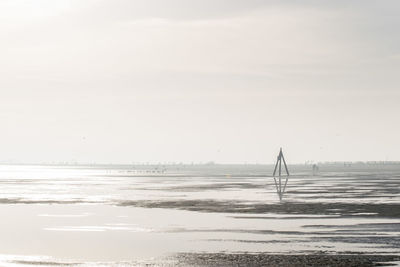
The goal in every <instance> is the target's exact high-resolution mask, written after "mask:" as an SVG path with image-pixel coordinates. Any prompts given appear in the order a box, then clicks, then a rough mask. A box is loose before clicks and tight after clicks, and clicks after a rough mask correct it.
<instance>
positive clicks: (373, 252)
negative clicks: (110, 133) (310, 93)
mask: <svg viewBox="0 0 400 267" xmlns="http://www.w3.org/2000/svg"><path fill="white" fill-rule="evenodd" d="M152 168H153V167H152V166H144V167H143V166H142V167H140V168H138V169H134V167H132V166H97V167H96V166H95V167H93V166H92V167H87V166H78V167H73V166H70V167H66V166H0V186H1V188H2V191H1V192H0V213H1V214H6V215H7V216H3V217H2V225H3V227H2V228H0V236H2V242H1V243H0V266H119V267H120V266H143V265H147V266H324V265H326V266H377V265H382V264H390V263H391V262H396V261H397V262H399V261H400V259H399V256H400V253H399V251H400V166H383V167H382V166H378V167H376V166H358V167H357V166H355V167H354V166H353V167H346V168H344V167H337V166H326V168H325V169H324V168H323V167H321V168H320V170H321V172H320V173H319V174H318V175H316V176H312V175H311V174H310V170H309V169H307V168H306V167H304V166H298V167H293V168H292V174H293V175H292V176H291V179H290V180H289V183H288V189H287V192H286V194H285V195H284V198H283V201H279V198H278V196H277V194H276V192H275V187H274V182H273V180H272V178H271V177H268V176H267V175H266V173H270V172H271V170H270V168H271V166H261V165H255V166H173V167H171V166H170V167H167V168H166V171H164V169H163V172H159V171H154V169H152ZM26 222H29V223H26Z"/></svg>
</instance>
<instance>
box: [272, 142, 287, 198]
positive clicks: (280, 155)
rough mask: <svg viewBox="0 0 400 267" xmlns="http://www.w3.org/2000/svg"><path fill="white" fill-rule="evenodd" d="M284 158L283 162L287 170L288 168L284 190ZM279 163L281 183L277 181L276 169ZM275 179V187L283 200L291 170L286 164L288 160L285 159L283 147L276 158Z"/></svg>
mask: <svg viewBox="0 0 400 267" xmlns="http://www.w3.org/2000/svg"><path fill="white" fill-rule="evenodd" d="M282 160H283V164H284V165H285V170H286V181H285V185H284V186H283V190H282V179H281V178H282ZM278 165H279V183H278V182H277V181H276V177H275V174H276V169H277V168H278ZM273 176H274V181H275V187H276V192H277V193H278V196H279V199H280V200H282V197H283V194H284V193H285V189H286V185H287V182H288V179H289V170H288V168H287V165H286V161H285V157H284V156H283V153H282V148H281V149H280V151H279V155H278V158H277V160H276V164H275V169H274V174H273Z"/></svg>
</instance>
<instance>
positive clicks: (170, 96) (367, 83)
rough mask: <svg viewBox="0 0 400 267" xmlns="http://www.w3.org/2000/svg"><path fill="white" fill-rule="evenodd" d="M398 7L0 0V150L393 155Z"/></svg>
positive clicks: (109, 155) (239, 158) (261, 156)
mask: <svg viewBox="0 0 400 267" xmlns="http://www.w3.org/2000/svg"><path fill="white" fill-rule="evenodd" d="M399 10H400V1H397V0H393V1H378V0H376V1H368V0H360V1H349V0H343V1H340V0H338V1H323V0H319V1H295V0H293V1H267V0H264V1H258V0H201V1H199V0H140V1H139V0H30V1H29V0H1V1H0V122H1V128H0V129H1V131H0V161H5V160H18V161H25V162H41V161H71V160H76V161H81V162H114V163H117V162H124V163H130V162H138V161H140V162H147V161H151V162H159V161H161V162H165V161H183V162H192V161H194V162H199V161H209V160H213V161H217V162H232V163H236V162H259V163H272V162H273V161H274V160H275V157H276V154H277V152H278V150H279V147H280V146H282V147H283V148H284V150H285V153H286V157H287V159H288V161H289V162H304V161H306V160H314V161H326V160H400V123H399V122H400V120H399V117H400V116H399V115H400V88H399V85H400V33H399V29H400V16H399Z"/></svg>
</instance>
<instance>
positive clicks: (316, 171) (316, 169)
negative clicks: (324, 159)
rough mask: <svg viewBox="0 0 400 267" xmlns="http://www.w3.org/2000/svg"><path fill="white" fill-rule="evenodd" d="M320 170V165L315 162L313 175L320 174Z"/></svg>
mask: <svg viewBox="0 0 400 267" xmlns="http://www.w3.org/2000/svg"><path fill="white" fill-rule="evenodd" d="M318 171H319V167H318V165H317V164H313V165H312V174H313V176H314V175H317V174H318Z"/></svg>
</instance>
